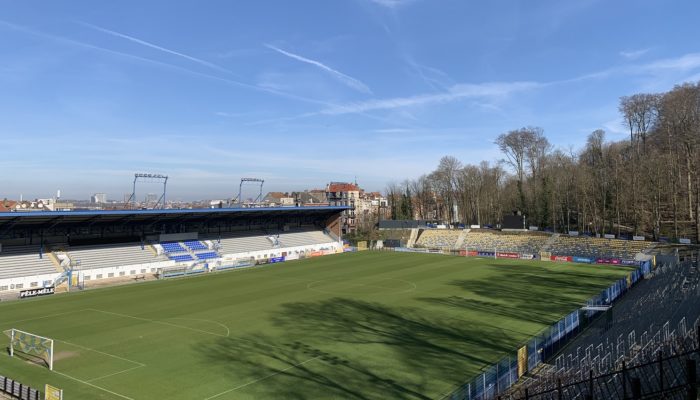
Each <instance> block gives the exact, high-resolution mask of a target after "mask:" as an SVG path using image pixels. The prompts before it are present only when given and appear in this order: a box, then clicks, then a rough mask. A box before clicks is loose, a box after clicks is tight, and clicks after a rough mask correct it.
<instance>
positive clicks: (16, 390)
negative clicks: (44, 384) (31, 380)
mask: <svg viewBox="0 0 700 400" xmlns="http://www.w3.org/2000/svg"><path fill="white" fill-rule="evenodd" d="M0 393H4V394H7V395H10V396H12V397H13V398H16V399H20V400H44V396H42V394H41V392H40V391H38V390H36V389H32V388H31V387H29V386H27V385H23V384H22V383H20V382H17V381H15V380H13V379H10V378H6V377H4V376H1V375H0Z"/></svg>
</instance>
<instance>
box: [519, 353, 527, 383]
mask: <svg viewBox="0 0 700 400" xmlns="http://www.w3.org/2000/svg"><path fill="white" fill-rule="evenodd" d="M526 373H527V346H523V347H521V348H519V349H518V378H520V377H521V376H523V375H525V374H526Z"/></svg>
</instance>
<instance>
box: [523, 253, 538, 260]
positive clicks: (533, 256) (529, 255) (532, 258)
mask: <svg viewBox="0 0 700 400" xmlns="http://www.w3.org/2000/svg"><path fill="white" fill-rule="evenodd" d="M520 259H521V260H534V259H535V255H534V254H521V255H520Z"/></svg>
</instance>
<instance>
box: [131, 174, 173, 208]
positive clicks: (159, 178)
mask: <svg viewBox="0 0 700 400" xmlns="http://www.w3.org/2000/svg"><path fill="white" fill-rule="evenodd" d="M138 181H141V182H162V183H163V194H161V196H160V198H159V199H158V201H157V202H156V205H155V206H153V208H158V205H159V204H161V202H162V204H161V208H165V191H166V189H167V187H168V176H167V175H161V174H142V173H136V174H134V188H133V190H132V191H131V196H129V200H128V201H127V202H126V203H127V204H131V203H132V202H133V203H134V206H136V182H138Z"/></svg>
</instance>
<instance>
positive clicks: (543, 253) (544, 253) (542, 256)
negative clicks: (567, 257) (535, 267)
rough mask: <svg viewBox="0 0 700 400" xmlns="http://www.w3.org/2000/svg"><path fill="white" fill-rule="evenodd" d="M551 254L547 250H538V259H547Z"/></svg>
mask: <svg viewBox="0 0 700 400" xmlns="http://www.w3.org/2000/svg"><path fill="white" fill-rule="evenodd" d="M551 256H552V253H550V252H548V251H540V259H541V260H543V261H549V257H551Z"/></svg>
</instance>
